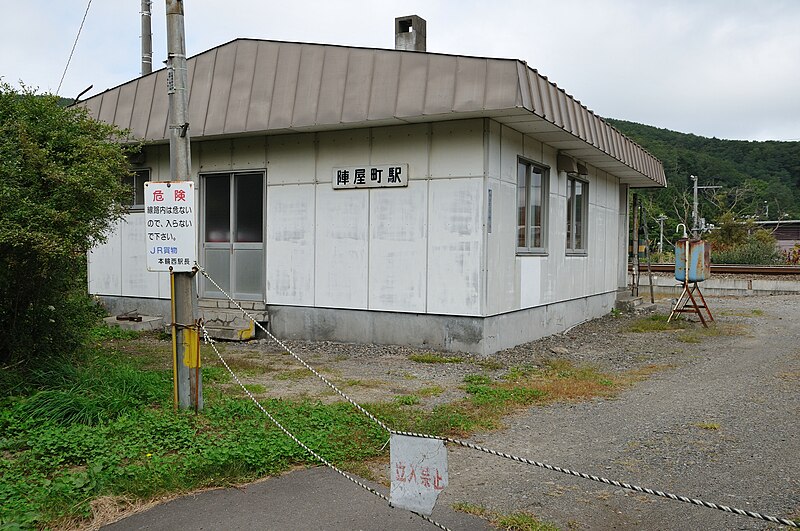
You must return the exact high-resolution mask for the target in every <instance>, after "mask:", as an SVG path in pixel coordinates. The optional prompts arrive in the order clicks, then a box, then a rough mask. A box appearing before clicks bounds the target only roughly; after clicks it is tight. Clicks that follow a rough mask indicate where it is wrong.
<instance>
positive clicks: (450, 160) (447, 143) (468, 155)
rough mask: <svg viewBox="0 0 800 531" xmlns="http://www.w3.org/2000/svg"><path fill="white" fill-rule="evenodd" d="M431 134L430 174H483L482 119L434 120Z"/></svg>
mask: <svg viewBox="0 0 800 531" xmlns="http://www.w3.org/2000/svg"><path fill="white" fill-rule="evenodd" d="M431 135H432V138H431V162H430V164H431V178H439V177H482V176H483V173H484V169H483V120H480V119H478V120H460V121H456V122H441V123H434V124H432V125H431Z"/></svg>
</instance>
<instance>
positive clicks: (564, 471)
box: [392, 430, 800, 528]
mask: <svg viewBox="0 0 800 531" xmlns="http://www.w3.org/2000/svg"><path fill="white" fill-rule="evenodd" d="M392 433H393V434H397V435H405V436H407V437H419V438H422V439H436V440H440V441H445V442H449V443H452V444H456V445H458V446H463V447H464V448H470V449H472V450H478V451H480V452H484V453H487V454H491V455H494V456H497V457H503V458H505V459H511V460H512V461H517V462H518V463H524V464H526V465H533V466H537V467H539V468H544V469H547V470H552V471H554V472H561V473H562V474H568V475H570V476H576V477H579V478H583V479H588V480H591V481H598V482H600V483H605V484H607V485H613V486H615V487H621V488H623V489H628V490H632V491H635V492H643V493H645V494H652V495H654V496H660V497H662V498H668V499H670V500H675V501H680V502H684V503H691V504H693V505H699V506H701V507H707V508H709V509H717V510H720V511H724V512H726V513H733V514H738V515H740V516H749V517H750V518H756V519H758V520H765V521H767V522H772V523H774V524H782V525H786V526H789V527H795V528H800V523H798V522H795V521H793V520H788V519H786V518H777V517H775V516H768V515H764V514H761V513H757V512H755V511H747V510H744V509H737V508H735V507H728V506H727V505H720V504H717V503H711V502H706V501H703V500H698V499H696V498H687V497H686V496H679V495H677V494H672V493H669V492H663V491H660V490H653V489H649V488H647V487H640V486H638V485H631V484H629V483H621V482H619V481H614V480H613V479H606V478H604V477H601V476H594V475H591V474H585V473H583V472H576V471H574V470H570V469H568V468H562V467H559V466H554V465H548V464H547V463H540V462H539V461H532V460H530V459H526V458H524V457H518V456H516V455H512V454H507V453H505V452H498V451H497V450H492V449H490V448H484V447H483V446H480V445H477V444H473V443H469V442H466V441H461V440H459V439H451V438H450V437H439V436H437V435H428V434H425V433H412V432H406V431H394V430H392Z"/></svg>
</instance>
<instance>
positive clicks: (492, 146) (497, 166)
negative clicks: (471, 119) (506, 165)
mask: <svg viewBox="0 0 800 531" xmlns="http://www.w3.org/2000/svg"><path fill="white" fill-rule="evenodd" d="M485 123H487V124H488V126H486V128H487V129H488V131H487V136H488V143H487V149H488V150H489V153H488V156H487V164H488V167H487V168H486V175H487V177H489V178H490V179H500V172H501V171H502V155H501V149H502V146H503V144H502V139H501V134H502V128H503V126H502V125H501V124H500V123H499V122H495V121H494V120H486V122H485Z"/></svg>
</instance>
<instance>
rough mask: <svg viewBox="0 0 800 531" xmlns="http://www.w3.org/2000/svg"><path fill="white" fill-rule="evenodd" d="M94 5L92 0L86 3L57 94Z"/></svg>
mask: <svg viewBox="0 0 800 531" xmlns="http://www.w3.org/2000/svg"><path fill="white" fill-rule="evenodd" d="M91 6H92V0H89V3H87V4H86V11H84V12H83V20H81V26H80V27H79V28H78V34H77V35H76V36H75V42H73V43H72V50H70V52H69V58H68V59H67V64H66V65H64V73H63V74H61V81H59V82H58V88H57V89H56V94H58V93H59V92H60V91H61V85H62V84H63V83H64V78H65V77H66V76H67V70H68V69H69V64H70V62H72V55H73V54H74V53H75V47H76V46H78V39H80V37H81V31H83V25H84V24H85V23H86V15H88V14H89V8H90V7H91Z"/></svg>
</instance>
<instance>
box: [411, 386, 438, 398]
mask: <svg viewBox="0 0 800 531" xmlns="http://www.w3.org/2000/svg"><path fill="white" fill-rule="evenodd" d="M442 393H444V389H443V388H441V387H439V386H438V385H431V386H428V387H421V388H420V389H417V393H416V394H417V396H420V397H423V398H425V397H429V396H439V395H441V394H442Z"/></svg>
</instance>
